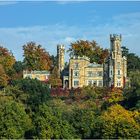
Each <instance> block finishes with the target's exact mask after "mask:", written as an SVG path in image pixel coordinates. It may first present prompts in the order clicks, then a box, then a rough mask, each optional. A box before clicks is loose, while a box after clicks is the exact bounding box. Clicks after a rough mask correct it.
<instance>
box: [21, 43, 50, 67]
mask: <svg viewBox="0 0 140 140" xmlns="http://www.w3.org/2000/svg"><path fill="white" fill-rule="evenodd" d="M23 50H24V55H23V56H24V64H25V66H26V68H27V69H28V70H49V69H50V68H51V65H52V62H51V59H50V55H49V53H48V52H46V50H45V49H43V48H42V46H41V45H36V44H35V43H34V42H29V43H27V44H26V45H24V46H23Z"/></svg>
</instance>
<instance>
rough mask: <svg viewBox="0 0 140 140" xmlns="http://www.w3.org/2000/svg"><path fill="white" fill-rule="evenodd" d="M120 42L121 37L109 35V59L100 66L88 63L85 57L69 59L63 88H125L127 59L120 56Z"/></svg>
mask: <svg viewBox="0 0 140 140" xmlns="http://www.w3.org/2000/svg"><path fill="white" fill-rule="evenodd" d="M121 41H122V37H121V35H116V34H113V35H110V52H109V57H108V58H107V59H106V61H105V63H104V64H102V65H101V64H96V63H90V60H89V58H87V57H85V56H83V57H76V56H73V57H71V58H70V59H69V72H68V75H63V88H65V87H68V88H70V89H71V88H77V87H83V86H87V85H94V86H99V87H102V86H106V87H118V88H123V87H125V83H126V79H127V58H126V57H125V56H122V50H121ZM63 55H64V54H63Z"/></svg>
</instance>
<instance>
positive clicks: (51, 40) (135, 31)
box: [0, 13, 140, 60]
mask: <svg viewBox="0 0 140 140" xmlns="http://www.w3.org/2000/svg"><path fill="white" fill-rule="evenodd" d="M132 23H133V24H132ZM139 27H140V13H130V14H127V15H126V14H125V15H119V16H116V17H113V18H112V19H111V21H110V22H109V23H106V24H104V25H97V26H95V25H94V26H85V27H80V26H67V25H61V24H56V25H48V26H33V27H18V28H16V27H15V28H0V44H1V45H3V46H4V47H7V48H8V49H9V50H12V52H13V53H14V55H15V56H16V58H17V59H20V60H21V59H22V55H23V51H22V46H23V45H24V44H25V43H27V42H29V41H35V42H36V43H37V44H41V45H42V46H43V47H44V48H46V50H47V51H49V52H50V53H51V54H54V55H56V45H57V44H60V43H62V44H65V45H66V49H68V48H69V45H70V43H71V42H73V41H76V40H78V39H89V40H96V41H97V43H99V45H101V46H102V47H104V48H109V46H110V42H109V34H111V33H118V34H122V37H123V41H122V44H123V45H126V46H127V47H128V48H129V49H130V51H131V52H134V53H136V54H138V55H140V49H139V44H140V28H139ZM66 59H67V60H68V55H66Z"/></svg>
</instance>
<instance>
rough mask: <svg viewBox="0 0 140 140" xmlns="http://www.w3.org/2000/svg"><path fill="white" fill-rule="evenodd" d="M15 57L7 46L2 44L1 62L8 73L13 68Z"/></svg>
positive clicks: (0, 47) (0, 48)
mask: <svg viewBox="0 0 140 140" xmlns="http://www.w3.org/2000/svg"><path fill="white" fill-rule="evenodd" d="M15 61H16V60H15V57H14V56H13V54H12V53H11V52H9V51H8V49H7V48H4V47H2V46H0V64H1V65H2V66H3V68H4V70H5V72H6V73H8V72H9V71H10V70H12V69H13V65H14V63H15Z"/></svg>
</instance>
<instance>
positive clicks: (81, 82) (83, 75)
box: [69, 57, 103, 88]
mask: <svg viewBox="0 0 140 140" xmlns="http://www.w3.org/2000/svg"><path fill="white" fill-rule="evenodd" d="M87 85H95V86H101V87H102V86H103V65H99V64H95V63H90V60H89V59H88V58H87V57H72V58H71V59H70V61H69V88H72V87H73V88H77V87H83V86H87Z"/></svg>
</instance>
